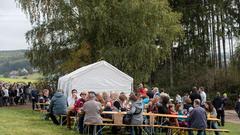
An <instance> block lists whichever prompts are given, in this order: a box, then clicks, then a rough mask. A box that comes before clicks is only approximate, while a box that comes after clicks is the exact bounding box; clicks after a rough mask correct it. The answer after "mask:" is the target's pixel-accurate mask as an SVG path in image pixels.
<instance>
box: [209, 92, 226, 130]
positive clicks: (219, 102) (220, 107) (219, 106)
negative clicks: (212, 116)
mask: <svg viewBox="0 0 240 135" xmlns="http://www.w3.org/2000/svg"><path fill="white" fill-rule="evenodd" d="M212 104H213V106H214V107H215V109H216V110H217V118H218V119H221V125H222V126H224V116H225V114H224V106H225V102H224V100H223V98H222V97H221V95H220V92H217V96H216V97H215V98H214V99H213V101H212ZM218 125H219V126H220V123H218Z"/></svg>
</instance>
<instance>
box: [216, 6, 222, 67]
mask: <svg viewBox="0 0 240 135" xmlns="http://www.w3.org/2000/svg"><path fill="white" fill-rule="evenodd" d="M217 11H218V10H217ZM217 42H218V67H219V68H220V69H221V68H222V60H221V57H222V55H221V43H220V20H219V12H217Z"/></svg>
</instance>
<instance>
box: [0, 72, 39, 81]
mask: <svg viewBox="0 0 240 135" xmlns="http://www.w3.org/2000/svg"><path fill="white" fill-rule="evenodd" d="M40 78H42V75H41V74H39V73H34V74H31V75H28V76H19V77H17V78H4V77H0V81H4V82H11V83H13V82H25V83H27V82H37V81H38V80H39V79H40Z"/></svg>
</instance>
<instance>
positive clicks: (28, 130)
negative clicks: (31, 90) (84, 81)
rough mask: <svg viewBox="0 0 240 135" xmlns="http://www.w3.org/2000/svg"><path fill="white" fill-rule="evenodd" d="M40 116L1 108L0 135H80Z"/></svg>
mask: <svg viewBox="0 0 240 135" xmlns="http://www.w3.org/2000/svg"><path fill="white" fill-rule="evenodd" d="M40 116H41V115H40V113H39V112H34V111H31V110H27V109H16V108H0V135H79V134H78V133H77V132H76V131H73V130H68V129H67V128H66V127H65V126H64V127H61V126H55V125H53V124H52V122H51V121H45V120H42V119H41V118H40ZM224 128H226V129H228V130H230V133H224V135H227V134H228V135H240V124H232V123H227V124H226V126H225V127H224ZM106 131H107V132H108V131H109V130H107V129H105V131H104V134H106ZM222 134H223V133H221V135H222Z"/></svg>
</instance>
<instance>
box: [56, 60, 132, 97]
mask: <svg viewBox="0 0 240 135" xmlns="http://www.w3.org/2000/svg"><path fill="white" fill-rule="evenodd" d="M132 86H133V78H132V77H130V76H128V75H127V74H125V73H123V72H122V71H120V70H119V69H117V68H116V67H114V66H112V65H111V64H109V63H107V62H106V61H99V62H96V63H93V64H90V65H87V66H84V67H82V68H79V69H77V70H75V71H73V72H72V73H69V74H67V75H65V76H62V77H60V78H59V80H58V88H59V89H63V91H64V94H65V95H66V96H68V95H70V94H71V90H72V89H77V90H78V92H80V91H84V90H85V91H89V90H91V91H95V92H103V91H106V92H110V91H118V92H126V93H130V92H131V90H132Z"/></svg>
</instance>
